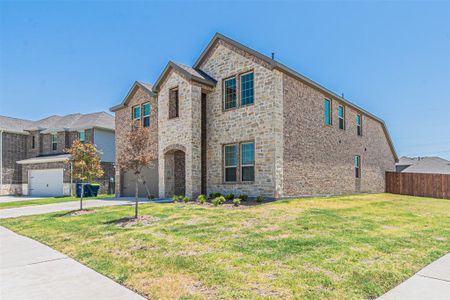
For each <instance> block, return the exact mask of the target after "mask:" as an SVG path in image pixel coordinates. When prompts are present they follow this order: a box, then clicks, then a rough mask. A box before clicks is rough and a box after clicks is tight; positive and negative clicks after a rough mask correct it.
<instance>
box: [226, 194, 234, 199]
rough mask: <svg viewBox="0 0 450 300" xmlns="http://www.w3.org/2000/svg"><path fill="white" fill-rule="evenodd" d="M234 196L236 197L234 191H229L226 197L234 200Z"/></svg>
mask: <svg viewBox="0 0 450 300" xmlns="http://www.w3.org/2000/svg"><path fill="white" fill-rule="evenodd" d="M233 198H234V194H233V193H229V194H228V195H226V196H225V199H227V200H233Z"/></svg>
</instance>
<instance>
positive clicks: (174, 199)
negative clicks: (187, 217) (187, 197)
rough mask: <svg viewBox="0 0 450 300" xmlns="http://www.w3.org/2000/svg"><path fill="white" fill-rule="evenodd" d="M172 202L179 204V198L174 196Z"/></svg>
mask: <svg viewBox="0 0 450 300" xmlns="http://www.w3.org/2000/svg"><path fill="white" fill-rule="evenodd" d="M172 201H173V203H177V202H178V196H176V195H174V196H173V197H172Z"/></svg>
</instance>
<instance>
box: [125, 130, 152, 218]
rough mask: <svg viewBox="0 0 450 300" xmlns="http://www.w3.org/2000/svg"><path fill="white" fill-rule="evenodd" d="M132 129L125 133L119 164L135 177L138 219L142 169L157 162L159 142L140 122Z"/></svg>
mask: <svg viewBox="0 0 450 300" xmlns="http://www.w3.org/2000/svg"><path fill="white" fill-rule="evenodd" d="M130 128H131V130H129V131H127V132H126V133H125V138H124V143H125V146H124V148H123V149H122V151H121V153H120V154H119V156H118V160H117V163H118V166H119V168H120V169H121V170H128V171H132V172H133V173H134V175H135V178H136V181H135V209H134V217H135V218H137V217H138V198H139V183H140V182H141V183H143V182H144V180H143V178H142V168H144V167H147V166H149V165H150V164H151V163H152V162H154V161H155V160H156V158H157V155H158V153H157V148H158V147H156V146H155V145H156V143H157V141H156V139H155V136H154V135H151V134H150V129H149V127H143V126H141V125H140V123H139V122H135V121H133V122H132V124H131V126H130ZM144 186H145V185H144ZM145 187H146V186H145ZM146 188H147V187H146ZM147 193H148V190H147Z"/></svg>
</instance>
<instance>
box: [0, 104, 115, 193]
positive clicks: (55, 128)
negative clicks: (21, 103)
mask: <svg viewBox="0 0 450 300" xmlns="http://www.w3.org/2000/svg"><path fill="white" fill-rule="evenodd" d="M0 135H1V136H0V137H1V138H0V149H1V160H0V166H1V168H0V169H1V174H0V179H1V182H0V188H1V190H0V192H1V193H0V194H1V195H8V194H23V195H31V196H63V195H69V194H70V193H71V188H73V186H71V185H70V182H71V174H70V167H69V166H68V164H67V161H68V159H69V157H70V156H69V155H68V154H65V153H64V149H65V148H68V147H70V146H71V145H72V142H73V141H74V140H76V139H80V140H81V141H84V142H86V143H93V144H95V145H96V146H97V149H98V150H99V152H100V153H101V156H102V167H103V170H104V172H105V174H104V176H103V178H99V179H98V180H97V181H99V183H101V185H102V188H101V191H100V192H106V189H107V188H108V185H109V181H110V180H111V179H113V178H114V160H115V139H114V117H113V116H111V115H109V114H107V113H105V112H99V113H92V114H71V115H67V116H51V117H48V118H45V119H42V120H39V121H29V120H21V119H16V118H10V117H5V116H0Z"/></svg>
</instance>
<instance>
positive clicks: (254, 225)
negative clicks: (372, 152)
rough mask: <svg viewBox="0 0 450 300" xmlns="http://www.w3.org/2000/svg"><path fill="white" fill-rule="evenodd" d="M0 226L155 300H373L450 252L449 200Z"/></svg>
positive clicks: (124, 212) (337, 201) (358, 201)
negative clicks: (129, 222)
mask: <svg viewBox="0 0 450 300" xmlns="http://www.w3.org/2000/svg"><path fill="white" fill-rule="evenodd" d="M140 208H141V210H140V213H141V215H149V216H151V218H150V217H149V218H150V220H151V222H150V225H147V226H136V227H120V226H117V224H116V223H115V221H116V220H118V219H121V218H124V217H126V216H131V215H132V214H133V207H132V206H127V207H126V206H123V207H107V208H100V209H95V210H96V211H95V213H91V214H85V215H79V216H61V214H60V213H58V214H55V213H54V214H48V215H43V216H30V217H22V218H17V219H5V220H0V225H2V226H6V227H8V228H10V229H12V230H14V231H16V232H18V233H20V234H23V235H26V236H29V237H31V238H33V239H36V240H38V241H41V242H43V243H45V244H47V245H50V246H51V247H53V248H55V249H57V250H59V251H61V252H63V253H65V254H68V255H69V256H71V257H73V258H75V259H76V260H78V261H80V262H82V263H84V264H86V265H87V266H89V267H91V268H93V269H95V270H97V271H98V272H100V273H102V274H105V275H107V276H109V277H111V278H112V279H114V280H115V281H117V282H119V283H121V284H124V285H125V286H127V287H129V288H131V289H133V290H135V291H137V292H139V293H140V294H142V295H146V296H148V297H150V298H152V299H178V298H183V299H203V298H210V299H220V298H226V299H243V298H245V299H248V298H252V299H261V298H271V299H274V298H315V299H318V298H320V299H322V298H329V299H349V298H359V299H361V298H365V299H367V298H369V299H370V298H375V297H377V296H380V295H382V294H383V293H384V292H386V291H388V290H389V289H391V288H393V287H394V286H396V285H397V284H398V283H400V282H402V281H403V280H405V279H406V278H408V277H409V276H411V275H413V274H414V273H415V272H417V271H418V270H419V269H421V268H422V267H424V266H425V265H427V264H428V263H430V262H432V261H433V260H435V259H437V258H439V257H440V256H442V255H444V254H446V253H447V252H449V251H450V201H449V200H439V199H431V198H417V197H410V196H400V195H391V194H378V195H356V196H348V197H331V198H311V199H299V200H290V201H279V202H274V203H270V204H264V205H261V206H251V207H246V208H242V209H230V208H223V207H211V206H209V207H202V206H200V205H198V206H197V205H183V204H143V205H141V206H140Z"/></svg>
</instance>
